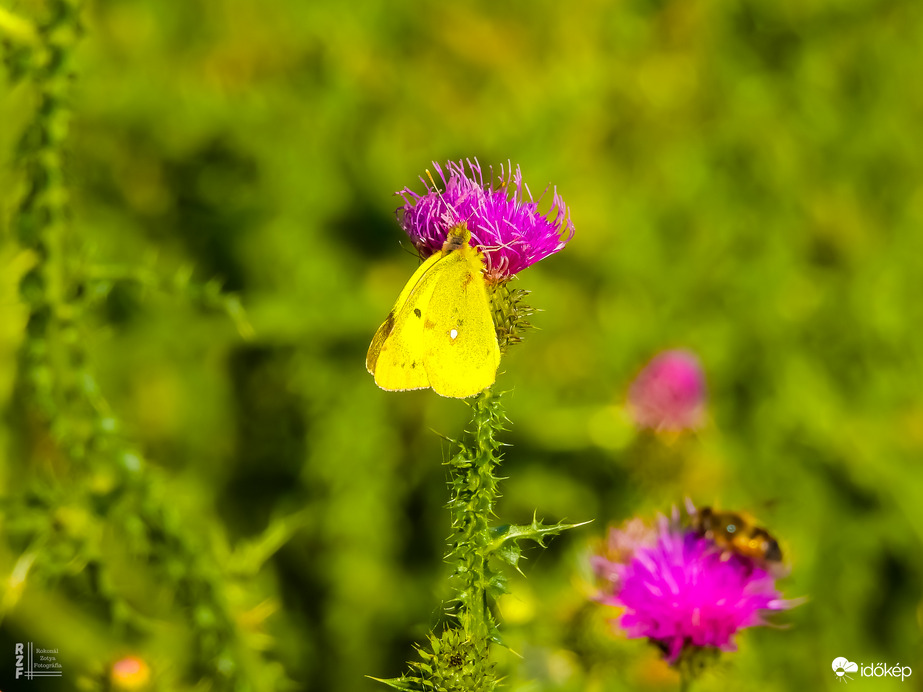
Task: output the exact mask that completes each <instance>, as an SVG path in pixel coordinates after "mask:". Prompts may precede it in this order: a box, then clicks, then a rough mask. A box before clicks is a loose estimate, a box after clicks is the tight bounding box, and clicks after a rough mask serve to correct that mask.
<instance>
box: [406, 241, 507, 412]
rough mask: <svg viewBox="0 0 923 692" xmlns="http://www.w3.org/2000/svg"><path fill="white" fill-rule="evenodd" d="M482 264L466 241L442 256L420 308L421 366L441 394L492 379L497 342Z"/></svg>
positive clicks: (463, 391) (471, 389)
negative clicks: (431, 286)
mask: <svg viewBox="0 0 923 692" xmlns="http://www.w3.org/2000/svg"><path fill="white" fill-rule="evenodd" d="M483 268H484V260H483V258H482V256H481V254H480V253H479V252H478V251H477V250H475V249H474V248H473V247H471V246H470V245H468V244H467V243H466V244H464V245H463V246H461V247H459V248H458V249H457V250H454V251H453V252H451V253H450V254H448V255H446V256H445V257H444V258H443V259H442V260H441V261H440V262H439V264H438V266H437V267H436V270H437V271H438V279H437V280H436V282H435V285H434V287H433V290H432V294H431V295H430V297H429V300H428V301H427V304H426V305H425V306H424V307H423V308H422V310H423V317H424V319H423V320H422V327H423V344H424V345H423V352H422V355H423V365H424V367H425V368H426V374H427V376H428V378H429V384H430V386H431V387H432V388H433V389H434V390H435V391H436V393H437V394H441V395H442V396H446V397H455V398H459V399H462V398H466V397H469V396H474V395H475V394H477V393H478V392H480V391H481V390H482V389H484V388H485V387H489V386H490V385H492V384H493V383H494V380H496V378H497V367H498V366H499V364H500V347H499V346H498V345H497V332H496V328H495V327H494V321H493V316H492V314H491V308H490V300H489V298H488V296H487V285H486V283H485V281H484V274H483Z"/></svg>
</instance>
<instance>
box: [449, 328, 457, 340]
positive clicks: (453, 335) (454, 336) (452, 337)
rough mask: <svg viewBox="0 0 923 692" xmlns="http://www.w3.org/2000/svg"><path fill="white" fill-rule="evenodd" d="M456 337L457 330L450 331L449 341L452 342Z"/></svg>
mask: <svg viewBox="0 0 923 692" xmlns="http://www.w3.org/2000/svg"><path fill="white" fill-rule="evenodd" d="M457 336H458V330H457V329H453V330H452V331H450V332H449V337H450V338H451V339H453V340H454V339H455V338H456V337H457Z"/></svg>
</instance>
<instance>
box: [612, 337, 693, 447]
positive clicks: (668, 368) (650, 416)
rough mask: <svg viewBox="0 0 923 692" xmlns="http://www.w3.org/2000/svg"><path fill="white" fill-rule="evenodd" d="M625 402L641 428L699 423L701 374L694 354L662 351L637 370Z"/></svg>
mask: <svg viewBox="0 0 923 692" xmlns="http://www.w3.org/2000/svg"><path fill="white" fill-rule="evenodd" d="M628 404H629V408H630V410H631V414H632V416H633V418H634V419H635V422H636V423H637V424H638V425H639V426H641V427H642V428H652V429H654V430H670V431H680V430H689V429H692V428H696V427H698V426H699V425H701V424H702V420H703V418H704V414H705V375H704V374H703V373H702V366H701V365H700V364H699V359H698V358H696V356H695V354H693V353H691V352H689V351H683V350H675V351H664V352H663V353H661V354H659V355H657V356H655V357H654V358H653V360H651V362H650V363H648V364H647V365H646V366H645V367H644V369H643V370H642V371H641V372H640V373H639V374H638V376H637V377H636V378H635V380H634V382H632V384H631V388H630V389H629V391H628Z"/></svg>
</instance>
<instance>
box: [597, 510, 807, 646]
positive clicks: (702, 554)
mask: <svg viewBox="0 0 923 692" xmlns="http://www.w3.org/2000/svg"><path fill="white" fill-rule="evenodd" d="M650 531H652V532H654V534H655V538H653V539H650V538H647V539H644V540H642V541H641V542H640V543H638V541H637V536H638V535H639V532H638V529H637V527H632V524H628V525H627V526H626V529H611V530H610V534H609V538H608V545H622V544H625V543H626V541H627V543H628V544H634V545H635V547H634V549H632V550H630V551H628V552H623V553H622V554H621V555H619V556H616V559H615V560H613V561H610V560H609V557H610V556H596V557H595V558H594V562H593V567H594V570H595V572H596V574H597V575H598V576H600V577H602V579H603V581H604V582H605V586H604V588H603V592H602V594H601V595H600V596H599V598H598V600H599V601H600V602H602V603H605V604H608V605H614V606H620V607H622V608H624V613H623V614H622V615H621V616H620V617H619V618H618V620H617V621H613V622H614V623H615V624H617V625H618V627H620V628H621V629H622V630H624V631H625V633H626V634H627V636H628V637H629V638H630V639H637V638H646V639H648V640H650V641H651V642H652V643H654V644H656V645H657V646H658V647H660V649H661V650H662V651H663V652H664V657H665V658H666V659H667V661H668V662H669V663H670V664H675V663H677V661H678V660H679V659H680V657H681V655H682V654H683V653H684V652H691V651H692V650H695V649H701V648H706V647H707V648H715V649H720V650H722V651H734V650H735V649H736V646H735V644H734V635H735V634H737V632H739V631H740V630H742V629H746V628H747V627H755V626H758V625H766V624H769V623H767V621H766V620H765V619H764V616H766V615H768V614H769V613H770V612H772V611H776V610H785V609H787V608H791V607H793V606H794V605H797V602H795V601H786V600H783V599H782V595H781V594H780V593H779V592H778V591H777V590H776V586H775V578H774V577H773V576H772V575H771V574H769V572H767V571H766V570H765V569H763V567H762V566H760V565H759V564H757V563H756V562H754V561H753V560H751V559H749V558H747V557H743V556H741V555H737V554H728V553H725V552H722V551H721V550H720V549H718V548H717V547H716V546H715V544H714V543H712V542H711V541H709V540H708V539H706V538H703V537H701V536H699V535H698V534H697V533H696V532H695V531H693V530H692V529H690V528H684V527H682V526H681V525H680V523H679V515H678V512H676V511H675V510H674V517H673V521H669V520H667V518H666V517H663V516H661V517H660V519H659V522H658V525H657V527H656V529H655V528H651V529H650Z"/></svg>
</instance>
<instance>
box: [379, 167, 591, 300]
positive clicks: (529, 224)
mask: <svg viewBox="0 0 923 692" xmlns="http://www.w3.org/2000/svg"><path fill="white" fill-rule="evenodd" d="M433 166H434V167H435V169H436V172H437V173H438V174H439V177H440V178H441V179H442V183H443V187H444V190H443V191H440V190H439V189H438V188H436V183H435V181H434V180H433V179H432V177H430V178H429V181H427V180H424V179H423V178H420V180H421V181H422V182H423V186H424V187H425V189H426V192H425V193H424V194H422V195H420V194H417V193H416V192H414V191H413V190H411V189H410V188H406V187H405V188H404V189H403V190H401V191H400V192H398V193H396V194H398V195H400V196H401V198H402V199H403V200H404V206H403V207H400V208H399V210H398V211H399V219H400V222H401V226H403V228H404V230H405V231H406V232H407V235H409V236H410V238H411V240H412V241H413V243H414V245H415V246H416V247H417V249H418V250H419V251H420V253H421V255H422V256H423V257H427V256H429V255H431V254H433V253H434V252H437V251H439V250H441V249H442V246H443V243H445V239H446V234H447V232H448V230H449V229H450V228H451V227H453V226H456V225H458V224H459V223H467V225H468V229H469V230H470V231H471V238H472V244H473V245H475V246H477V247H478V248H480V249H481V251H482V252H483V253H484V257H485V262H486V265H487V271H486V274H487V277H488V279H490V280H492V281H495V282H497V281H506V280H507V279H509V278H511V277H512V276H514V275H516V274H518V273H519V272H520V271H522V270H523V269H525V268H526V267H528V266H530V265H533V264H535V263H536V262H538V261H539V260H541V259H544V258H545V257H548V256H549V255H552V254H554V253H555V252H558V251H559V250H562V249H563V248H564V246H565V245H566V244H567V242H568V241H569V240H570V239H571V238H572V237H573V235H574V225H573V223H572V222H571V220H570V215H569V213H568V211H567V206H566V205H565V204H564V200H563V199H561V197H560V195H558V192H557V189H554V190H553V192H552V203H551V208H550V209H549V210H548V211H547V212H546V213H544V214H542V213H540V212H539V210H538V206H539V203H538V202H534V201H533V200H532V193H531V192H530V191H529V188H528V186H527V185H526V184H525V183H523V182H522V174H521V173H520V170H519V166H516V169H515V171H514V170H513V168H512V165H511V164H510V165H508V166H507V167H506V168H505V169H504V167H503V166H501V167H500V181H499V186H498V187H494V180H493V168H491V169H490V175H489V176H488V183H487V184H485V182H484V175H483V173H482V172H481V165H480V164H479V163H478V161H477V159H475V160H474V161H473V162H472V161H471V160H470V159H468V173H466V172H465V165H464V162H462V161H458V162H457V163H456V162H455V161H449V162H448V163H447V164H446V166H445V170H443V169H442V167H441V166H440V165H439V164H438V163H436V162H435V161H434V162H433ZM431 183H432V185H431ZM526 198H528V200H527V199H526ZM540 201H541V199H540V200H539V202H540Z"/></svg>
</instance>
